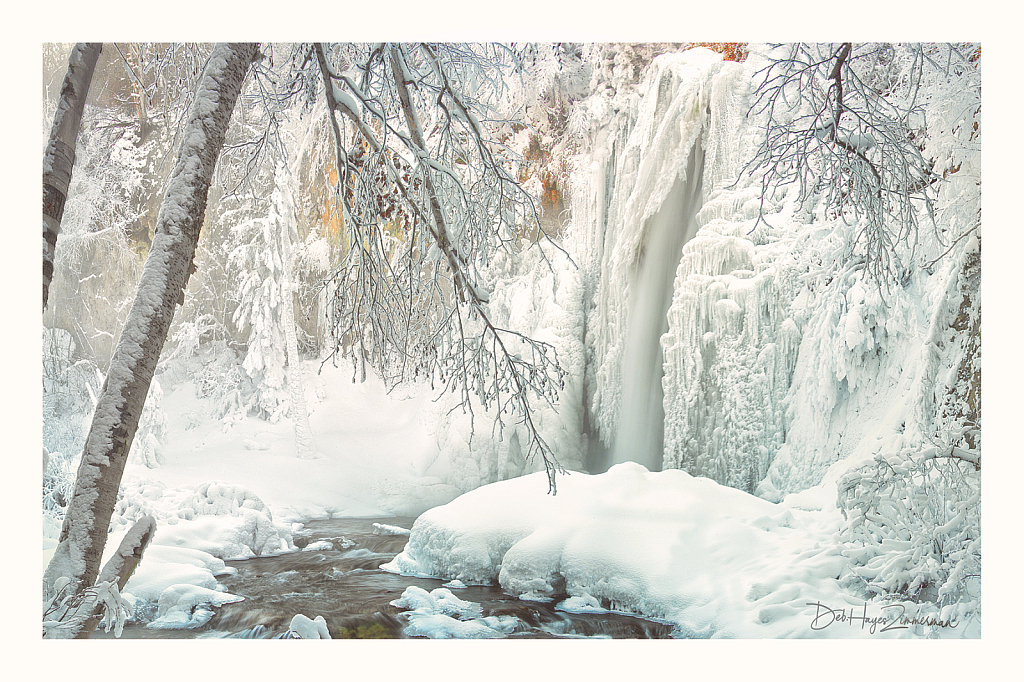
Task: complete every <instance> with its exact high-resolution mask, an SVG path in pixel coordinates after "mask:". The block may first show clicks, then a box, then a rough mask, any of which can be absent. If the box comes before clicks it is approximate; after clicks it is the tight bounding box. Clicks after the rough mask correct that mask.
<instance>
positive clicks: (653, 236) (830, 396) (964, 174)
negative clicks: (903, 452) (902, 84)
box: [569, 49, 980, 499]
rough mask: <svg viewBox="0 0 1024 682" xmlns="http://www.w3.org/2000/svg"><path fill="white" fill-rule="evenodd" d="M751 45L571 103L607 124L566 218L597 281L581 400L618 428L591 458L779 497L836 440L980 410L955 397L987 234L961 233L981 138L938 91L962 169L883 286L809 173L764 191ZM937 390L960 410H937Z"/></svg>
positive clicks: (830, 453)
mask: <svg viewBox="0 0 1024 682" xmlns="http://www.w3.org/2000/svg"><path fill="white" fill-rule="evenodd" d="M752 61H754V62H755V63H754V64H737V63H733V62H723V61H721V59H720V57H719V55H717V54H714V53H712V52H710V51H707V50H703V49H696V50H690V51H687V52H684V53H682V54H666V55H662V56H660V57H658V58H656V59H655V60H654V62H653V63H652V64H651V65H650V66H649V67H648V69H647V71H646V72H645V73H646V75H645V78H644V80H643V82H642V84H641V85H640V86H639V87H638V88H636V89H635V90H634V91H618V92H615V91H613V90H612V89H610V88H609V89H607V90H604V91H601V92H599V93H598V94H595V95H592V96H591V97H590V98H589V99H587V100H585V101H584V102H583V103H582V104H581V105H578V111H577V112H576V113H575V114H574V116H575V117H576V119H577V121H582V125H581V126H580V127H581V128H583V129H587V128H589V129H590V130H591V132H590V134H589V136H588V139H587V143H588V144H589V152H588V156H587V158H588V159H589V165H585V166H583V167H582V168H581V169H580V170H579V171H578V172H577V174H576V175H575V176H574V178H573V179H574V186H573V198H574V199H573V201H574V202H573V207H572V208H573V225H572V231H571V234H570V238H569V243H570V245H571V249H572V251H573V254H574V258H576V260H577V261H578V262H579V263H580V264H581V265H582V275H583V290H584V292H585V296H586V297H587V299H586V300H587V316H586V325H587V330H586V341H587V353H588V356H587V357H588V366H587V375H586V378H587V381H586V385H585V399H586V407H587V410H588V415H587V417H588V422H589V424H590V426H591V435H592V436H595V435H596V436H599V437H600V439H601V440H602V441H603V442H604V444H605V445H606V446H607V447H608V448H609V452H608V454H607V455H606V456H605V457H604V459H603V461H602V459H601V456H600V453H598V456H594V455H593V452H594V448H591V451H592V455H591V457H590V460H589V465H590V468H591V470H603V469H604V468H606V467H607V466H609V465H610V464H614V463H616V462H620V461H626V460H633V461H637V462H640V463H642V464H644V465H645V466H647V467H648V468H649V469H655V470H656V469H660V468H663V467H664V468H682V469H685V470H686V471H688V472H690V473H691V474H693V475H700V476H707V477H709V478H712V479H714V480H717V481H719V482H721V483H724V484H727V485H730V486H734V487H737V488H741V489H744V490H747V491H751V492H753V491H755V490H756V491H757V492H758V493H759V494H761V495H764V496H766V497H768V498H771V499H779V498H780V497H781V496H782V495H785V494H787V493H791V492H798V491H801V490H805V489H807V488H810V487H813V486H815V485H817V484H819V483H820V482H821V481H822V480H823V479H824V478H825V477H826V473H827V472H828V470H829V467H830V466H832V465H833V464H834V463H836V462H838V461H840V460H847V459H848V460H849V462H848V463H847V465H846V466H847V467H849V466H853V465H854V464H855V463H856V462H860V461H864V460H865V459H870V458H871V457H874V456H875V455H877V454H879V453H884V452H889V451H892V449H893V448H895V451H900V449H901V448H906V447H917V448H918V449H920V448H922V447H925V446H928V445H929V444H938V443H939V441H943V442H945V441H949V440H950V438H953V440H955V439H956V437H957V436H956V434H953V435H952V436H950V434H951V433H952V432H953V431H955V430H956V428H961V429H962V428H963V427H964V424H966V423H968V422H970V421H971V419H970V418H969V417H967V416H965V413H966V412H969V411H971V410H970V409H959V408H957V409H953V408H951V407H949V405H948V403H950V401H951V400H952V402H954V403H956V402H957V400H956V399H953V398H950V397H949V396H950V395H952V394H953V393H956V392H957V391H959V393H969V392H970V389H969V386H970V385H971V379H970V377H971V376H974V375H972V374H971V373H972V372H973V371H974V368H976V365H977V357H978V356H979V353H980V338H975V337H976V335H974V336H972V335H971V333H970V332H969V331H965V329H966V328H967V327H970V326H971V325H972V324H974V322H973V320H975V319H976V316H972V315H973V313H970V312H969V311H970V310H973V308H971V306H972V305H975V304H976V302H977V301H979V300H980V281H979V280H977V278H974V279H972V276H971V275H970V274H964V273H965V272H967V270H969V269H970V268H971V267H975V266H972V265H971V263H974V261H976V260H977V259H976V254H977V251H978V248H977V244H976V243H975V242H976V241H977V240H976V239H975V238H974V237H970V238H966V239H961V240H959V241H957V242H956V243H951V242H952V239H953V238H954V237H955V236H956V235H959V234H963V233H964V230H965V228H967V227H969V225H968V223H969V222H970V221H971V220H975V219H977V212H976V211H975V210H974V209H972V207H975V208H976V207H977V202H978V197H980V171H979V168H978V166H977V159H978V157H977V155H976V152H977V151H979V150H980V142H975V137H970V140H968V139H966V138H967V136H968V134H969V131H968V132H967V133H965V132H964V131H965V130H967V126H966V125H962V124H960V123H958V122H957V121H955V120H952V118H954V117H955V114H953V113H951V111H950V107H949V106H948V105H943V104H942V100H943V97H942V96H940V94H939V92H938V91H937V90H935V91H932V90H929V91H926V92H925V95H924V96H925V98H926V99H927V101H928V106H929V107H930V110H929V115H930V116H932V118H931V119H929V120H930V124H929V125H933V126H934V129H933V130H929V131H928V135H927V140H928V142H927V144H928V146H929V149H928V151H929V152H934V157H933V158H937V159H938V160H937V161H936V165H937V167H938V166H939V165H940V164H941V165H943V168H955V170H954V171H953V172H954V173H956V176H955V177H953V176H951V178H950V181H949V182H947V183H945V184H944V185H943V186H942V189H941V191H940V193H939V196H938V200H937V203H936V206H938V207H939V208H940V209H942V210H941V211H940V212H939V213H938V214H937V218H936V221H937V222H936V224H935V226H934V227H932V226H928V227H927V228H925V227H922V228H921V230H920V233H919V234H917V235H915V241H914V243H913V244H910V245H908V246H907V247H906V249H907V253H906V254H904V257H905V259H908V260H913V261H914V263H915V265H916V267H914V268H912V269H911V271H910V272H909V274H908V275H907V276H906V277H905V279H904V281H902V282H901V283H900V284H899V285H898V286H894V287H888V288H887V287H881V288H880V287H879V286H877V284H876V283H874V282H872V281H869V279H868V277H867V276H866V275H865V271H864V268H863V267H862V265H861V264H860V262H859V261H858V258H857V255H856V248H855V247H856V245H857V244H858V230H859V225H858V224H857V223H853V224H847V223H844V222H843V221H842V220H840V219H838V218H837V217H836V216H835V215H834V214H829V213H826V212H825V211H824V209H823V208H822V207H820V206H816V205H815V204H814V202H804V203H803V204H801V203H800V202H798V201H797V192H796V188H795V187H790V188H783V190H782V191H781V192H778V193H776V194H774V195H772V196H764V195H762V192H761V185H760V182H759V181H758V179H757V176H756V173H755V175H754V176H753V177H751V176H750V175H747V174H742V173H741V170H742V168H743V165H744V163H745V162H746V160H747V159H749V158H750V157H751V156H752V154H753V151H754V145H756V144H757V142H758V138H757V137H756V136H757V135H763V131H759V130H758V129H757V125H756V124H757V121H756V120H755V119H754V118H751V117H749V116H748V110H749V108H750V94H751V90H752V86H753V83H754V72H755V70H756V68H757V67H756V59H752ZM947 87H951V86H947ZM943 107H945V108H943ZM968 111H970V110H968ZM978 112H980V108H979V109H978ZM978 112H975V114H974V116H975V117H977V116H980V113H978ZM975 128H976V126H975ZM972 154H974V156H972ZM972 178H973V179H972ZM975 180H976V182H975ZM900 248H903V247H902V246H900ZM972 253H973V254H975V256H972V255H971V254H972ZM940 256H941V257H940ZM972 258H974V260H972ZM936 259H937V260H936ZM975 265H976V264H975ZM965 268H966V270H965ZM958 282H959V284H958ZM950 292H953V293H950ZM954 299H955V300H954ZM961 307H963V308H964V310H968V312H963V313H960V312H959V311H960V308H961ZM948 310H955V311H957V314H960V316H961V317H963V318H964V320H966V321H964V320H962V321H961V323H960V326H961V327H962V328H963V329H961V330H960V331H956V329H954V328H953V327H952V326H951V325H953V323H954V321H955V320H954V319H953V318H955V317H956V315H953V316H952V317H950V315H951V313H948V312H943V311H948ZM979 310H980V309H979ZM947 318H948V319H947ZM975 331H977V329H976V328H975ZM946 337H950V338H946ZM972 339H973V340H972ZM951 349H952V350H951ZM940 355H941V357H942V359H941V360H939V359H938V356H940ZM965 363H966V364H965ZM958 371H959V372H960V373H961V375H962V376H961V381H960V382H959V383H958V382H957V381H956V379H955V376H954V375H955V374H956V373H957V372H958ZM978 376H980V375H978ZM965 378H966V380H967V382H966V384H965V383H964V379H965ZM975 383H976V382H975ZM965 385H967V386H968V388H966V389H965V388H964V386H965ZM957 386H959V388H957ZM966 399H967V398H964V400H966ZM943 401H945V403H943ZM960 402H963V401H960ZM941 404H946V408H944V409H945V410H946V412H947V413H948V415H954V414H958V415H959V416H958V417H956V418H954V417H951V416H948V415H947V417H946V418H943V419H944V420H945V421H943V419H939V418H938V417H937V416H936V415H935V414H934V410H935V409H936V405H941ZM957 404H959V403H957ZM972 409H973V408H972ZM937 419H938V421H943V424H944V425H942V426H937ZM957 419H959V421H957V423H956V424H955V425H952V426H951V424H952V421H950V420H953V421H956V420H957ZM947 422H948V423H947ZM954 427H955V428H954ZM940 432H941V433H940ZM947 432H949V433H947ZM943 439H945V440H943ZM897 440H899V441H900V443H896V441H897ZM911 444H912V445H911ZM838 475H839V474H838V473H836V474H834V476H838ZM832 494H833V495H834V486H833V491H832ZM833 499H834V497H833Z"/></svg>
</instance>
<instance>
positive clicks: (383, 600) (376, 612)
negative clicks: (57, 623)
mask: <svg viewBox="0 0 1024 682" xmlns="http://www.w3.org/2000/svg"><path fill="white" fill-rule="evenodd" d="M414 521H415V517H397V518H396V517H389V518H376V519H374V518H368V519H326V520H319V521H309V522H307V523H306V524H305V527H304V528H303V529H302V530H301V531H299V533H298V534H297V535H296V536H295V542H296V545H297V546H298V545H302V546H307V545H309V544H312V543H316V542H320V541H328V542H330V543H331V544H332V545H333V548H331V549H322V550H309V551H300V552H294V553H290V554H284V555H280V556H273V557H256V558H252V559H245V560H241V561H228V562H226V563H227V564H228V565H229V566H232V567H234V568H235V569H237V571H238V572H237V573H236V574H234V575H227V576H222V577H220V578H219V580H220V582H221V584H223V585H224V587H225V588H226V589H227V591H228V592H229V593H231V594H235V595H238V596H241V597H245V599H244V601H241V602H236V603H234V604H226V605H224V606H221V607H219V608H217V609H215V612H216V615H214V616H213V618H212V619H211V620H210V622H209V623H207V624H206V625H205V626H203V627H200V628H196V629H193V630H156V629H152V628H147V627H145V626H144V625H139V624H135V623H129V624H127V625H126V626H125V628H124V633H123V634H122V638H145V639H150V638H162V639H196V638H204V639H205V638H209V637H258V638H270V637H275V636H279V635H282V634H284V633H285V632H286V631H287V630H288V625H289V623H290V622H291V619H292V617H293V616H294V615H295V614H297V613H301V614H304V615H306V616H308V617H310V618H315V617H316V616H323V617H324V619H325V620H326V621H327V626H328V628H329V630H330V632H331V636H332V637H335V638H338V637H340V636H343V635H348V636H353V635H363V636H366V635H374V636H377V637H404V636H405V635H404V634H403V632H402V629H403V627H404V626H405V624H406V623H405V620H404V618H403V616H402V614H403V611H402V610H401V609H397V608H395V607H393V606H391V605H390V602H391V601H393V600H395V599H398V598H399V597H401V596H402V593H403V592H404V591H405V588H406V587H408V586H410V585H416V586H418V587H422V588H423V589H425V590H427V591H428V592H429V591H430V590H433V589H435V588H438V587H441V586H442V585H443V584H444V583H445V582H447V581H446V580H437V579H430V578H411V577H407V576H401V575H395V574H393V573H387V572H385V571H382V570H380V569H379V568H378V567H379V566H380V565H381V564H384V563H387V562H388V561H390V560H391V559H392V558H393V557H394V556H395V555H396V554H398V553H399V552H401V551H402V549H404V548H405V544H406V542H407V541H408V537H407V536H405V535H375V534H374V532H373V531H374V528H373V524H374V523H375V522H376V523H384V524H388V525H392V526H400V527H402V528H412V524H413V522H414ZM143 561H145V559H143ZM452 594H454V595H455V596H457V597H458V598H459V599H463V600H465V601H473V602H476V603H478V604H480V605H481V607H482V608H483V615H484V616H515V617H516V618H518V619H519V620H520V622H521V625H520V626H519V627H517V629H516V631H515V632H513V633H511V634H509V635H508V636H509V637H512V638H517V637H519V638H555V637H580V636H584V637H608V638H617V639H619V638H630V639H663V638H670V637H673V636H680V635H679V633H678V632H675V633H674V631H673V626H672V625H670V624H666V623H659V622H653V621H648V620H644V619H641V618H635V617H632V616H627V615H623V614H616V613H602V614H568V613H563V612H561V611H556V610H555V608H554V604H553V603H552V604H547V603H540V602H527V601H521V600H519V599H517V598H515V597H510V596H509V595H506V594H504V593H503V592H502V591H501V588H500V587H498V586H469V587H466V588H465V589H453V590H452ZM93 636H94V637H95V638H110V637H113V634H112V633H110V634H106V633H103V632H102V631H98V632H96V634H95V635H93Z"/></svg>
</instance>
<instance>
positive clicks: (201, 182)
mask: <svg viewBox="0 0 1024 682" xmlns="http://www.w3.org/2000/svg"><path fill="white" fill-rule="evenodd" d="M256 55H257V51H256V44H255V43H231V44H225V43H221V44H218V45H217V46H216V47H214V49H213V53H212V54H211V55H210V61H209V63H208V64H207V65H206V69H205V71H204V72H203V76H202V78H201V80H200V83H199V87H198V90H197V92H196V99H195V102H194V103H193V105H192V110H191V111H190V113H189V119H188V122H187V123H186V125H185V129H184V130H183V131H182V135H181V145H180V146H179V149H178V154H177V159H176V161H175V165H174V170H173V171H172V173H171V179H170V182H169V183H168V187H167V193H166V195H165V196H164V200H163V204H162V205H161V207H160V213H159V214H158V216H157V225H156V233H155V235H154V237H153V245H152V247H151V249H150V252H149V257H148V258H147V260H146V265H145V267H144V268H143V271H142V278H141V280H140V282H139V290H138V293H137V294H136V296H135V302H134V303H133V304H132V308H131V310H130V311H129V313H128V319H127V320H126V322H125V326H124V330H123V331H122V332H121V338H120V339H119V340H118V342H117V348H116V349H115V351H114V357H113V359H112V360H111V362H110V370H109V372H108V373H107V379H106V381H105V382H104V384H103V390H102V392H101V394H100V397H99V401H98V402H97V404H96V410H95V412H94V414H93V420H92V426H91V428H90V430H89V436H88V437H87V439H86V441H85V448H84V451H83V453H82V463H81V464H80V465H79V467H78V475H77V478H76V480H75V489H74V493H73V494H72V498H71V502H70V504H69V505H68V509H67V514H66V516H65V517H64V525H63V527H62V528H61V532H60V539H59V544H58V545H57V549H56V551H55V553H54V555H53V559H52V560H51V561H50V565H49V566H47V568H46V572H45V574H44V575H43V590H44V594H45V596H46V597H49V595H50V593H51V592H52V586H53V583H54V581H55V580H56V579H57V578H59V577H61V576H66V577H68V578H70V579H71V581H72V584H73V589H74V590H75V591H76V592H79V591H81V590H82V589H85V588H86V587H89V586H91V585H93V583H94V582H95V581H96V576H97V574H98V573H99V567H100V561H101V559H102V556H103V547H104V545H105V544H106V540H107V527H108V525H109V523H110V517H111V515H112V513H113V511H114V504H115V502H116V501H117V491H118V488H119V487H120V484H121V476H122V474H123V473H124V466H125V462H126V460H127V458H128V452H129V451H130V450H131V446H132V440H133V439H134V438H135V432H136V430H137V428H138V425H139V417H140V416H141V414H142V408H143V404H144V403H145V400H146V394H147V393H148V391H149V384H150V382H151V381H152V379H153V373H154V372H155V370H156V364H157V360H158V359H159V357H160V350H161V348H163V345H164V341H165V340H166V339H167V331H168V329H169V328H170V325H171V320H172V318H173V316H174V306H175V305H176V304H178V303H180V302H181V301H182V300H183V296H184V290H185V286H186V285H187V283H188V278H189V274H190V273H191V272H192V271H193V268H194V266H193V263H192V259H193V257H194V256H195V250H196V244H197V243H198V241H199V230H200V228H201V227H202V224H203V215H204V213H205V212H206V199H207V195H208V193H209V190H210V182H211V178H212V176H213V169H214V166H215V164H216V162H217V157H218V155H219V154H220V150H221V147H222V146H223V144H224V136H225V134H226V132H227V129H228V122H229V121H230V119H231V112H232V111H233V110H234V107H235V101H236V100H237V99H238V95H239V92H240V91H241V89H242V83H243V81H244V80H245V74H246V71H247V70H248V68H249V65H250V64H251V63H252V62H253V60H254V59H255V58H256Z"/></svg>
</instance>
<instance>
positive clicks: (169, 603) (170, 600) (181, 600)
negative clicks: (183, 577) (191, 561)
mask: <svg viewBox="0 0 1024 682" xmlns="http://www.w3.org/2000/svg"><path fill="white" fill-rule="evenodd" d="M242 599H243V597H237V596H235V595H233V594H227V593H225V592H218V591H216V590H211V589H208V588H205V587H197V586H196V585H172V586H171V587H168V588H167V589H166V590H164V591H163V593H162V594H161V595H160V601H159V606H158V608H157V618H156V619H155V620H153V621H151V622H150V623H148V624H147V625H146V627H150V628H154V629H160V630H177V629H183V628H188V629H192V628H198V627H202V626H203V625H206V624H207V623H208V622H209V621H210V619H211V618H213V607H215V606H223V605H224V604H231V603H233V602H237V601H242Z"/></svg>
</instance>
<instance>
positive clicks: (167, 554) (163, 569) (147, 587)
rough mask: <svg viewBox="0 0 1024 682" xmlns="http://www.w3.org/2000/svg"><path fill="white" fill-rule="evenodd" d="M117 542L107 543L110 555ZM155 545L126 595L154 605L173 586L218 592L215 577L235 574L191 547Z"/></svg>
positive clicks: (210, 555) (147, 549) (145, 557)
mask: <svg viewBox="0 0 1024 682" xmlns="http://www.w3.org/2000/svg"><path fill="white" fill-rule="evenodd" d="M161 530H165V529H158V530H157V535H159V534H160V531H161ZM115 539H116V538H114V537H112V538H111V539H110V540H109V541H108V542H107V547H108V548H109V553H110V554H111V555H113V553H114V551H115V550H116V548H117V543H116V542H115V541H114V540H115ZM154 543H156V539H154ZM154 543H151V544H150V545H149V547H147V548H146V553H145V555H144V556H143V559H142V561H140V562H139V565H138V566H137V567H136V569H135V572H134V573H132V576H131V578H129V580H128V582H127V584H125V586H124V589H123V590H122V592H123V593H126V594H131V595H132V596H133V597H135V598H137V599H142V600H145V601H153V602H155V601H157V600H158V599H159V598H160V596H161V595H162V594H163V592H164V590H166V589H167V588H169V587H171V586H172V585H181V584H186V583H187V584H190V585H195V586H196V587H203V588H207V589H216V588H217V586H218V582H217V578H216V577H215V576H218V575H225V574H229V573H233V572H234V570H235V569H233V568H228V567H227V565H225V563H224V562H223V561H222V560H221V559H218V558H217V557H215V556H213V555H212V554H209V553H207V552H203V551H200V550H197V549H192V548H190V547H168V546H165V545H160V544H154ZM104 560H106V554H105V556H104Z"/></svg>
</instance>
